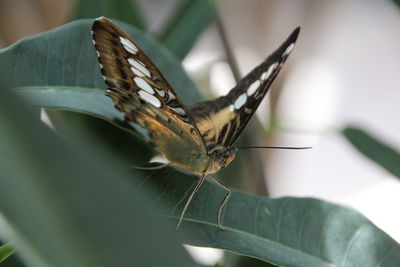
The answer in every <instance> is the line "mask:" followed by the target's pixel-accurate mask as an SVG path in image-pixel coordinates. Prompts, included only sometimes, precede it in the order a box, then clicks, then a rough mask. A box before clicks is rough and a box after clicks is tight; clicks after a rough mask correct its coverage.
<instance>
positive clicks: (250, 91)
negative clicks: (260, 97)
mask: <svg viewBox="0 0 400 267" xmlns="http://www.w3.org/2000/svg"><path fill="white" fill-rule="evenodd" d="M260 84H261V83H260V81H259V80H257V81H255V82H253V83H252V84H250V86H249V88H248V89H247V95H248V96H251V95H252V94H254V93H255V92H256V91H257V89H258V87H259V86H260Z"/></svg>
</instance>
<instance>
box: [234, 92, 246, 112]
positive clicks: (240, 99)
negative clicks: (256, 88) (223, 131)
mask: <svg viewBox="0 0 400 267" xmlns="http://www.w3.org/2000/svg"><path fill="white" fill-rule="evenodd" d="M246 100H247V95H246V94H241V95H240V96H239V97H238V98H237V99H236V100H235V103H234V105H235V109H240V108H241V107H242V106H243V105H244V103H246Z"/></svg>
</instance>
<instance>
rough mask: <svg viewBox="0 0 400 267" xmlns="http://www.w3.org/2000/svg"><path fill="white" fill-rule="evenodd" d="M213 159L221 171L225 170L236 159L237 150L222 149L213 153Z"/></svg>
mask: <svg viewBox="0 0 400 267" xmlns="http://www.w3.org/2000/svg"><path fill="white" fill-rule="evenodd" d="M210 154H211V157H212V158H213V159H214V162H215V163H216V164H217V165H218V167H219V169H222V168H225V167H226V166H228V165H229V163H231V161H232V160H233V159H234V158H235V155H236V148H234V147H228V148H226V147H221V148H216V149H214V150H212V151H211V153H210Z"/></svg>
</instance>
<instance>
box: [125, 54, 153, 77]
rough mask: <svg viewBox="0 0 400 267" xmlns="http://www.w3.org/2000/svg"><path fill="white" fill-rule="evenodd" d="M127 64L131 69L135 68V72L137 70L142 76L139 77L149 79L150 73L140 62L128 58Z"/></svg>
mask: <svg viewBox="0 0 400 267" xmlns="http://www.w3.org/2000/svg"><path fill="white" fill-rule="evenodd" d="M128 62H129V64H131V66H132V67H134V68H136V69H137V70H139V72H141V73H142V74H143V75H140V76H144V75H146V76H147V77H149V78H151V74H150V71H149V70H148V69H146V68H145V67H144V65H143V63H142V64H141V62H140V61H138V60H135V59H133V58H128ZM131 69H132V68H131ZM132 71H133V70H132ZM133 72H135V71H133ZM135 73H137V72H135Z"/></svg>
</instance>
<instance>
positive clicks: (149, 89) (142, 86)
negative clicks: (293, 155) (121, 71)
mask: <svg viewBox="0 0 400 267" xmlns="http://www.w3.org/2000/svg"><path fill="white" fill-rule="evenodd" d="M133 80H134V81H135V83H136V85H137V86H139V88H140V89H143V90H145V91H146V92H148V93H150V94H152V95H154V90H153V88H152V87H151V86H150V85H149V84H148V83H147V82H146V81H145V80H143V79H142V78H139V77H135V78H133Z"/></svg>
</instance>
